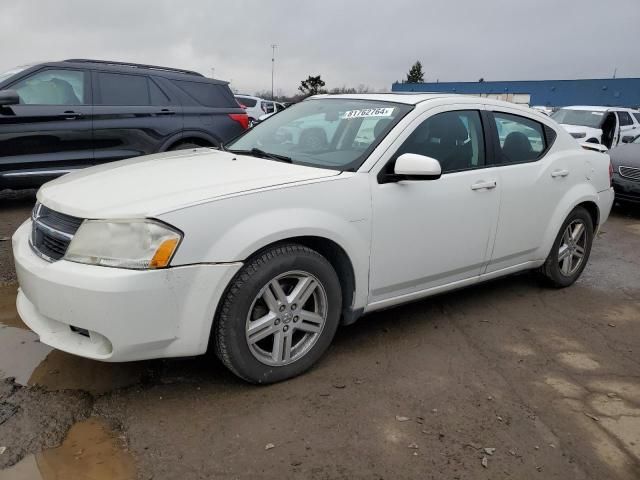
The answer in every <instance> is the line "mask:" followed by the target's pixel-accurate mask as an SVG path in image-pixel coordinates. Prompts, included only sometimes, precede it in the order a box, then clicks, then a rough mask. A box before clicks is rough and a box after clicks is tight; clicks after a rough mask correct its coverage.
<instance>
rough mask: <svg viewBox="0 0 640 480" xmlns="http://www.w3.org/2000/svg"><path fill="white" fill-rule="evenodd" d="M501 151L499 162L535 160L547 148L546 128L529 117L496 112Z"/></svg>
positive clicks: (494, 114) (495, 117) (494, 115)
mask: <svg viewBox="0 0 640 480" xmlns="http://www.w3.org/2000/svg"><path fill="white" fill-rule="evenodd" d="M493 117H494V119H495V124H496V129H497V131H498V139H499V141H500V152H499V155H498V157H499V158H498V159H497V160H498V163H523V162H533V161H535V160H537V159H538V158H540V157H541V156H542V154H543V153H544V152H545V151H546V149H547V141H546V140H545V128H544V126H543V125H542V124H541V123H538V122H536V121H535V120H531V119H529V118H525V117H520V116H518V115H510V114H508V113H498V112H494V113H493Z"/></svg>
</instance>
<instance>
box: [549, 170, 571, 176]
mask: <svg viewBox="0 0 640 480" xmlns="http://www.w3.org/2000/svg"><path fill="white" fill-rule="evenodd" d="M567 175H569V170H566V169H563V170H554V171H553V172H551V176H552V177H553V178H556V177H566V176H567Z"/></svg>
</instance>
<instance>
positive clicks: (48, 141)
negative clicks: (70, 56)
mask: <svg viewBox="0 0 640 480" xmlns="http://www.w3.org/2000/svg"><path fill="white" fill-rule="evenodd" d="M6 88H9V89H14V90H16V91H17V92H18V95H19V96H20V104H19V105H10V106H5V107H2V108H0V172H3V173H2V175H3V177H5V180H7V181H9V180H11V183H13V184H20V183H22V180H24V183H31V182H29V178H31V177H33V178H34V179H36V180H35V182H34V183H36V184H37V183H42V182H43V181H45V180H47V179H48V178H53V177H55V176H57V175H59V174H61V173H65V172H66V171H68V170H70V169H73V168H78V167H83V166H87V165H90V164H91V162H92V160H93V148H92V131H91V124H92V107H91V82H90V79H89V74H88V72H86V71H84V70H79V69H65V68H58V67H56V68H53V67H52V68H43V69H42V70H38V71H37V72H34V73H32V74H30V75H29V76H27V77H25V78H22V79H20V80H17V81H16V82H15V83H13V84H10V85H8V86H7V87H6Z"/></svg>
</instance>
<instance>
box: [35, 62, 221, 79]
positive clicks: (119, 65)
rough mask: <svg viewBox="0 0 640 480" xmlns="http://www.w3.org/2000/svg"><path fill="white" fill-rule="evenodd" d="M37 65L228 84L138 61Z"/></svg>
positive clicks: (192, 73)
mask: <svg viewBox="0 0 640 480" xmlns="http://www.w3.org/2000/svg"><path fill="white" fill-rule="evenodd" d="M39 67H65V68H68V67H72V68H83V69H91V70H102V71H108V72H113V73H143V74H146V75H155V76H159V77H165V78H171V79H176V80H189V81H193V82H201V83H214V84H218V85H228V84H229V82H225V81H224V80H217V79H214V78H207V77H205V76H204V75H202V74H200V73H198V72H194V71H192V70H183V69H180V68H171V67H162V66H158V65H146V64H139V63H129V62H119V61H111V60H93V59H84V58H77V59H69V60H61V61H52V62H42V63H36V64H33V65H31V68H39Z"/></svg>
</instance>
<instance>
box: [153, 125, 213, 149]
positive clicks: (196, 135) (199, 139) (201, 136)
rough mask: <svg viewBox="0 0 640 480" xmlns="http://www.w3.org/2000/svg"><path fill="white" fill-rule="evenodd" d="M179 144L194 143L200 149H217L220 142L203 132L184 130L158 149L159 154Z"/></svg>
mask: <svg viewBox="0 0 640 480" xmlns="http://www.w3.org/2000/svg"><path fill="white" fill-rule="evenodd" d="M181 143H195V144H196V145H200V146H202V147H217V146H218V145H220V140H219V139H217V138H216V137H214V136H213V135H210V134H208V133H205V132H199V131H195V130H186V131H184V132H182V133H180V134H178V135H174V136H173V137H171V138H170V139H168V140H167V141H166V142H165V143H164V144H163V145H162V147H161V148H160V151H161V152H166V151H168V150H171V149H172V148H174V147H176V146H177V145H180V144H181Z"/></svg>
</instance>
